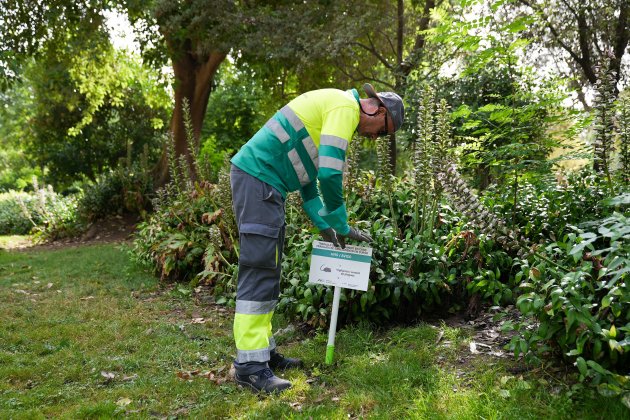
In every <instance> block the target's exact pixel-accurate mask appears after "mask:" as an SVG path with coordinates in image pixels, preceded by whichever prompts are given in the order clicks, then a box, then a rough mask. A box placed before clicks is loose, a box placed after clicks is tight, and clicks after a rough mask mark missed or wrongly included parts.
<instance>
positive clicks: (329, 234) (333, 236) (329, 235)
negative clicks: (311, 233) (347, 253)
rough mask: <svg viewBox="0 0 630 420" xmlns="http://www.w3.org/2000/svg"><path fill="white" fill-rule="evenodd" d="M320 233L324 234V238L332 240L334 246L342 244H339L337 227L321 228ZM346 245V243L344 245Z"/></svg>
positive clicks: (328, 240)
mask: <svg viewBox="0 0 630 420" xmlns="http://www.w3.org/2000/svg"><path fill="white" fill-rule="evenodd" d="M319 234H320V235H322V239H323V240H324V241H326V242H332V244H333V245H334V246H340V245H339V238H340V237H339V236H337V232H335V229H333V228H331V227H329V228H327V229H324V230H320V231H319ZM344 247H345V245H344Z"/></svg>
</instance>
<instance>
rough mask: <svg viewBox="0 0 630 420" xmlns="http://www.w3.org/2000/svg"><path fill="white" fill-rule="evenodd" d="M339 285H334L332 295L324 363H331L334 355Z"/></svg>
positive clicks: (339, 295) (339, 294)
mask: <svg viewBox="0 0 630 420" xmlns="http://www.w3.org/2000/svg"><path fill="white" fill-rule="evenodd" d="M340 298H341V287H339V286H335V293H334V295H333V306H332V314H331V316H330V329H329V330H328V345H327V346H326V364H327V365H332V364H333V360H334V355H335V334H336V333H337V314H339V299H340Z"/></svg>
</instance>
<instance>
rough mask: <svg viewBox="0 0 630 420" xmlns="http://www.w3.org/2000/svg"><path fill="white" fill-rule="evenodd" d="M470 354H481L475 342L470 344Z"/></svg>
mask: <svg viewBox="0 0 630 420" xmlns="http://www.w3.org/2000/svg"><path fill="white" fill-rule="evenodd" d="M470 352H471V353H472V354H477V353H479V351H477V344H476V343H475V342H474V341H471V342H470Z"/></svg>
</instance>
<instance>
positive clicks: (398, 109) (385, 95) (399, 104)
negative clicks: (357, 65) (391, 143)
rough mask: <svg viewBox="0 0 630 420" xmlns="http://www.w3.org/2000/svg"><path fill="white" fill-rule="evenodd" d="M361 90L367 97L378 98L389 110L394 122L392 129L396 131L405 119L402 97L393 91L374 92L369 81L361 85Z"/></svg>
mask: <svg viewBox="0 0 630 420" xmlns="http://www.w3.org/2000/svg"><path fill="white" fill-rule="evenodd" d="M363 90H364V91H365V93H367V96H368V97H370V98H375V99H378V100H379V102H380V103H381V104H383V106H384V107H385V109H387V111H389V115H390V116H391V119H392V121H393V122H394V131H398V129H399V128H400V126H401V125H402V124H403V121H404V120H405V105H403V101H402V98H401V97H400V96H398V94H397V93H394V92H379V93H376V91H375V90H374V87H373V86H372V85H371V84H369V83H366V84H364V85H363Z"/></svg>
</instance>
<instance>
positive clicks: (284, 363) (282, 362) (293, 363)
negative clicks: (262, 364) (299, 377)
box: [269, 351, 304, 370]
mask: <svg viewBox="0 0 630 420" xmlns="http://www.w3.org/2000/svg"><path fill="white" fill-rule="evenodd" d="M302 366H304V363H302V361H301V360H300V359H294V358H292V357H284V356H283V355H282V354H280V353H278V352H277V351H272V352H271V357H270V359H269V367H270V368H272V369H282V370H283V369H297V368H301V367H302Z"/></svg>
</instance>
